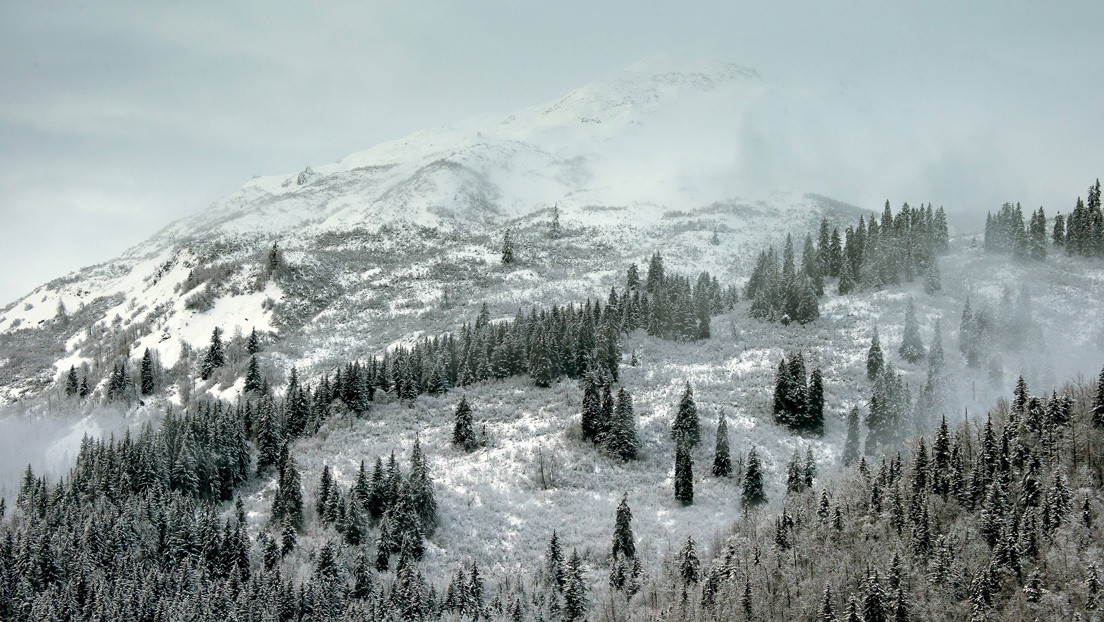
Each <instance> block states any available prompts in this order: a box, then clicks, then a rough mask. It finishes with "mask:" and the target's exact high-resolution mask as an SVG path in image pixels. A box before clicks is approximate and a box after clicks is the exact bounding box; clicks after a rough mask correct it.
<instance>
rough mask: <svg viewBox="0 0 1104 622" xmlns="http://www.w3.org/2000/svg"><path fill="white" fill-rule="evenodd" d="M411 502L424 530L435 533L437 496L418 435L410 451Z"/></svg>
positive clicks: (430, 533)
mask: <svg viewBox="0 0 1104 622" xmlns="http://www.w3.org/2000/svg"><path fill="white" fill-rule="evenodd" d="M408 484H409V486H410V502H411V503H412V504H413V505H414V510H415V511H416V512H417V514H418V518H419V520H421V525H422V531H423V532H425V534H426V535H427V536H431V535H433V532H434V530H435V529H436V527H437V497H436V495H435V494H434V492H433V479H432V477H431V476H430V474H429V465H428V464H427V462H426V458H425V454H423V453H422V444H421V440H420V439H419V438H418V436H415V437H414V448H413V449H412V450H411V452H410V480H409V482H408Z"/></svg>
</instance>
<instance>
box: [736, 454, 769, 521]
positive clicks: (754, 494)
mask: <svg viewBox="0 0 1104 622" xmlns="http://www.w3.org/2000/svg"><path fill="white" fill-rule="evenodd" d="M740 500H741V502H743V504H744V507H746V508H750V507H755V506H758V505H762V504H764V503H766V502H767V495H766V492H764V490H763V465H762V464H761V463H760V462H759V452H758V451H757V450H756V449H755V447H752V448H751V451H749V452H748V458H747V470H746V471H745V472H744V489H743V492H741V493H740Z"/></svg>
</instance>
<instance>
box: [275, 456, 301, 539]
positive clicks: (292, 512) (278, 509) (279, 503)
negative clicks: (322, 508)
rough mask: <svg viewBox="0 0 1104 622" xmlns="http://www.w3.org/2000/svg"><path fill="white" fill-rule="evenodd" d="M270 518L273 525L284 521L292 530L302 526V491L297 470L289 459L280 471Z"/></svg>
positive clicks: (291, 459) (292, 460)
mask: <svg viewBox="0 0 1104 622" xmlns="http://www.w3.org/2000/svg"><path fill="white" fill-rule="evenodd" d="M271 516H272V521H273V523H275V524H282V523H284V522H285V521H286V523H287V524H289V525H291V527H292V528H294V529H301V528H302V526H303V491H302V486H301V484H300V482H299V470H298V469H297V468H296V467H295V460H294V459H293V458H291V457H289V458H288V459H287V460H286V462H285V463H284V465H283V466H282V468H281V469H280V478H279V480H278V483H277V487H276V495H275V496H274V497H273V499H272V514H271Z"/></svg>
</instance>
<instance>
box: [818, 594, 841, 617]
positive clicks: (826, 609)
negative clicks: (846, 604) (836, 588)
mask: <svg viewBox="0 0 1104 622" xmlns="http://www.w3.org/2000/svg"><path fill="white" fill-rule="evenodd" d="M820 602H821V605H820V614H819V616H818V617H817V622H838V618H836V611H835V609H833V608H832V586H830V585H825V586H824V597H823V598H822V599H821V601H820Z"/></svg>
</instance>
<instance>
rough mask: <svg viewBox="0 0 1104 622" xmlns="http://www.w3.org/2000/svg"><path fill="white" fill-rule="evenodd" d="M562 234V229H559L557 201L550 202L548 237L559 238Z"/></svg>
mask: <svg viewBox="0 0 1104 622" xmlns="http://www.w3.org/2000/svg"><path fill="white" fill-rule="evenodd" d="M561 235H563V230H561V229H560V206H559V204H557V203H553V204H552V222H551V223H550V224H549V227H548V237H550V238H552V239H553V240H556V239H559V237H560V236H561Z"/></svg>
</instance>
